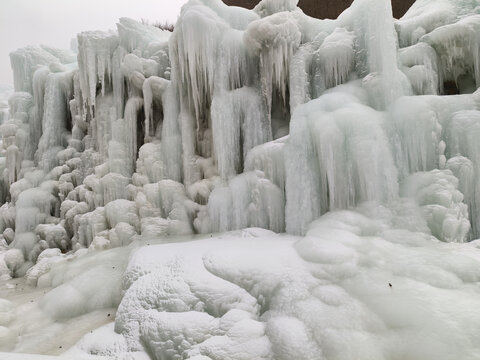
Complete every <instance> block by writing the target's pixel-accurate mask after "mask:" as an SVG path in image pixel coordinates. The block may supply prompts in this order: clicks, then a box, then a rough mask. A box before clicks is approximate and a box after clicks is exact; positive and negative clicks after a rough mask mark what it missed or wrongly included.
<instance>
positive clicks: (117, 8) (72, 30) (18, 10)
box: [0, 0, 186, 84]
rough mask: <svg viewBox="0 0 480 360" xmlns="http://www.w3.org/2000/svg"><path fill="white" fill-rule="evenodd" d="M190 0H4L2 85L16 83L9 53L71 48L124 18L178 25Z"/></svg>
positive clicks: (0, 3) (0, 13)
mask: <svg viewBox="0 0 480 360" xmlns="http://www.w3.org/2000/svg"><path fill="white" fill-rule="evenodd" d="M185 2H186V0H0V84H2V83H7V84H13V78H12V71H11V68H10V59H9V56H8V54H9V53H10V52H12V51H14V50H16V49H18V48H20V47H23V46H26V45H39V44H46V45H51V46H55V47H59V48H69V47H70V40H71V39H72V38H74V37H75V36H76V34H77V33H79V32H81V31H85V30H107V29H114V28H115V23H116V22H117V20H118V18H120V17H124V16H125V17H130V18H132V19H135V20H140V19H142V18H144V19H148V20H150V21H161V22H163V21H169V22H172V23H175V21H176V19H177V16H178V14H179V13H180V8H181V7H182V5H183V4H184V3H185Z"/></svg>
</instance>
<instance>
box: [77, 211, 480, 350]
mask: <svg viewBox="0 0 480 360" xmlns="http://www.w3.org/2000/svg"><path fill="white" fill-rule="evenodd" d="M419 211H420V209H419V208H417V207H416V205H414V204H412V203H409V202H404V203H398V204H397V205H396V206H394V207H392V208H386V207H381V206H380V207H379V206H375V205H372V204H365V205H363V206H361V207H360V208H359V209H358V210H357V211H339V212H331V213H329V214H327V215H324V216H323V217H321V218H320V219H319V220H317V221H315V222H313V223H312V224H311V225H310V227H309V229H308V231H307V234H306V236H305V237H304V238H295V237H291V236H281V235H280V236H279V235H276V234H274V233H271V232H267V231H259V229H249V230H244V231H242V232H234V233H227V234H225V235H222V236H219V237H217V238H214V239H208V240H198V241H195V242H186V243H179V244H165V245H151V246H146V247H142V248H140V249H138V250H137V251H136V252H135V253H134V254H133V256H132V257H131V259H130V262H129V265H128V267H127V269H126V271H125V273H124V275H123V280H122V284H123V285H122V287H123V293H124V296H123V298H122V301H121V303H120V306H119V309H118V312H117V316H116V319H115V328H113V327H109V328H102V329H101V333H100V330H99V332H98V334H99V336H100V334H102V335H101V336H102V338H103V339H105V340H104V344H108V345H102V346H99V342H98V338H96V337H95V336H88V337H86V338H85V339H83V340H82V341H81V342H80V343H79V344H78V345H77V346H76V347H75V348H74V349H73V350H72V351H75V352H84V353H85V352H86V353H95V354H98V355H110V356H112V355H113V356H117V357H118V356H121V355H123V354H124V353H125V352H127V353H131V354H132V355H133V354H137V355H138V354H139V353H142V352H146V353H147V354H148V355H149V356H150V357H151V358H154V359H163V358H169V359H177V358H178V359H182V358H183V359H220V358H222V359H225V358H228V359H252V358H255V359H272V358H279V359H291V358H292V357H294V358H295V359H311V358H322V359H323V358H324V359H345V358H352V357H356V356H360V357H361V358H368V359H385V358H408V359H451V358H462V359H476V358H477V357H478V355H479V354H480V348H479V347H478V345H476V344H477V342H476V341H475V338H476V333H477V332H478V330H479V328H478V326H479V325H478V324H480V322H479V321H480V319H479V318H478V314H477V312H476V311H475V308H476V307H477V306H478V305H479V304H478V297H477V296H472V295H473V293H477V292H478V290H476V288H475V285H474V284H475V283H476V282H478V281H479V279H480V278H479V275H478V273H477V272H475V271H472V269H475V267H478V266H479V263H478V262H479V260H478V254H477V252H478V249H476V248H475V246H473V244H472V245H462V244H442V243H441V242H439V241H438V240H436V239H435V238H434V237H433V236H431V235H427V234H424V233H423V234H422V233H421V232H418V230H420V229H424V228H425V227H426V226H427V225H426V223H425V222H424V221H423V220H422V218H421V217H420V216H418V212H419ZM472 292H473V293H472ZM477 295H478V294H477ZM459 305H460V309H462V310H459ZM420 338H421V344H419V339H420Z"/></svg>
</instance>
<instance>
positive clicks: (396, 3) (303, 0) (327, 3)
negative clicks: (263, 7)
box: [223, 0, 415, 19]
mask: <svg viewBox="0 0 480 360" xmlns="http://www.w3.org/2000/svg"><path fill="white" fill-rule="evenodd" d="M223 2H224V3H225V4H227V5H234V6H242V7H245V8H247V9H253V7H254V6H255V5H257V4H258V3H259V0H223ZM352 2H353V0H300V1H299V3H298V6H299V7H300V8H301V9H302V10H303V12H304V13H305V14H307V15H310V16H313V17H316V18H319V19H325V18H328V19H336V18H337V17H338V15H340V14H341V13H342V11H343V10H345V9H346V8H348V7H349V6H350V5H351V4H352ZM414 2H415V0H392V8H393V16H394V17H395V18H397V19H398V18H400V17H402V16H403V15H404V14H405V13H406V12H407V10H408V9H409V8H410V6H412V4H413V3H414Z"/></svg>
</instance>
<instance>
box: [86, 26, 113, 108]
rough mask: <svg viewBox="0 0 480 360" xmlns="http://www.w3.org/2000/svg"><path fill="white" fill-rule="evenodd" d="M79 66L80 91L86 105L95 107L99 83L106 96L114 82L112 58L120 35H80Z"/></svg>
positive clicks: (92, 32) (102, 33)
mask: <svg viewBox="0 0 480 360" xmlns="http://www.w3.org/2000/svg"><path fill="white" fill-rule="evenodd" d="M77 40H78V66H79V70H80V71H79V80H80V89H81V91H82V97H83V100H84V103H85V105H87V106H88V107H89V108H90V111H92V108H94V107H95V99H96V96H97V83H99V84H100V86H101V93H102V95H103V94H105V90H106V87H107V84H111V81H112V78H111V76H112V70H113V68H112V56H113V52H114V51H115V49H116V48H117V46H118V35H117V34H116V33H113V32H102V31H87V32H83V33H80V34H78V36H77Z"/></svg>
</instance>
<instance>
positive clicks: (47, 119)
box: [0, 0, 480, 276]
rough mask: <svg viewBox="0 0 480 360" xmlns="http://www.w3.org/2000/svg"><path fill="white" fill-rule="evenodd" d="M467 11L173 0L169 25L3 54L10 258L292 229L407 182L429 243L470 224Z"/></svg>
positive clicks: (126, 27) (421, 5)
mask: <svg viewBox="0 0 480 360" xmlns="http://www.w3.org/2000/svg"><path fill="white" fill-rule="evenodd" d="M478 13H479V7H478V5H475V3H474V2H472V1H463V0H462V1H454V0H442V1H432V0H419V1H417V2H416V3H415V5H414V6H413V7H412V9H411V10H410V11H409V12H408V13H407V14H406V15H405V17H404V18H402V19H400V20H394V19H393V17H392V15H391V4H390V2H389V1H387V0H356V1H354V3H353V4H352V6H351V8H349V9H348V10H346V11H345V12H344V13H343V14H342V15H341V16H340V17H339V18H338V19H337V20H319V19H313V18H310V17H308V16H306V15H305V14H303V12H302V11H301V10H300V9H298V8H297V7H296V2H295V1H271V0H264V1H262V2H261V3H260V4H259V5H258V6H257V7H256V8H255V9H253V10H246V9H241V8H236V7H228V6H226V5H224V4H223V3H222V2H221V1H220V0H191V1H189V2H188V3H187V4H186V5H184V7H183V8H182V12H181V15H180V17H179V19H178V22H177V24H176V25H175V30H174V31H173V33H169V32H167V31H162V30H159V29H157V28H154V27H150V26H148V25H144V24H140V23H138V22H135V21H133V20H131V19H126V18H122V19H120V20H119V23H118V24H117V30H116V31H109V32H102V31H86V32H82V33H80V34H79V35H78V37H77V43H78V52H77V53H76V54H74V53H72V52H71V51H63V50H58V49H53V48H50V47H47V46H42V47H26V48H23V49H19V50H17V51H16V52H14V53H12V54H11V60H12V68H13V72H14V77H15V91H16V92H15V93H14V94H13V95H12V96H11V97H10V100H9V116H8V118H7V119H5V118H6V116H2V117H3V118H4V119H3V120H4V121H3V123H2V125H1V126H0V132H1V135H2V144H1V148H2V149H1V157H0V171H1V173H2V176H1V179H0V198H1V202H2V204H3V205H2V206H1V207H0V232H1V233H3V235H1V239H2V242H3V243H4V245H5V246H7V245H8V247H9V249H10V250H9V251H14V253H12V254H13V255H12V259H16V260H15V261H11V262H10V263H9V264H10V272H11V274H12V275H15V276H21V275H23V274H25V272H26V271H27V269H28V268H29V267H31V266H32V265H33V264H34V263H35V262H36V261H37V259H38V256H39V254H40V253H42V251H45V250H46V249H48V248H59V249H61V251H63V252H69V251H72V250H79V249H81V248H88V247H92V248H96V249H103V248H109V247H115V246H121V245H126V244H129V243H130V242H131V241H132V240H134V239H135V238H138V237H140V236H143V237H149V236H151V237H159V236H162V237H163V236H169V235H178V234H192V233H210V232H221V231H227V230H232V229H239V228H244V227H251V226H256V227H263V228H266V229H270V230H273V231H276V232H284V231H287V232H289V233H294V234H304V233H305V232H306V231H307V229H308V225H309V224H310V223H311V222H312V221H314V220H315V219H317V218H318V217H319V216H321V215H322V214H325V213H327V212H329V211H331V210H340V209H346V208H355V207H357V206H359V205H360V204H361V203H365V202H375V203H380V204H389V205H391V204H395V203H397V202H401V201H403V200H404V199H403V198H405V197H408V198H410V199H412V201H414V202H415V203H416V206H417V207H418V209H420V210H419V213H420V214H422V216H423V217H424V218H425V221H426V223H427V224H428V229H427V230H426V231H428V232H430V233H431V234H433V235H434V236H435V237H437V238H438V239H440V240H442V241H456V242H462V241H466V240H471V239H475V238H477V237H478V236H479V231H480V210H479V209H480V195H479V194H480V189H479V188H478V186H477V185H476V181H475V179H476V178H477V177H478V174H479V173H480V158H479V155H478V154H479V153H480V149H478V146H477V141H476V138H477V137H478V134H477V133H478V129H477V128H478V127H479V126H480V117H479V116H478V114H479V111H480V92H479V91H478V90H477V89H478V87H479V85H480V65H479V64H480V61H479V58H480V57H479V56H480V53H479V49H480V46H479V44H480V43H479V37H478V30H479V28H480V17H479V15H478ZM452 84H453V85H452ZM452 87H453V88H454V90H455V92H458V95H454V96H447V95H446V92H447V90H446V88H448V91H449V92H451V91H452ZM18 251H21V256H17V255H18ZM15 254H17V255H15ZM14 255H15V256H14Z"/></svg>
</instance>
